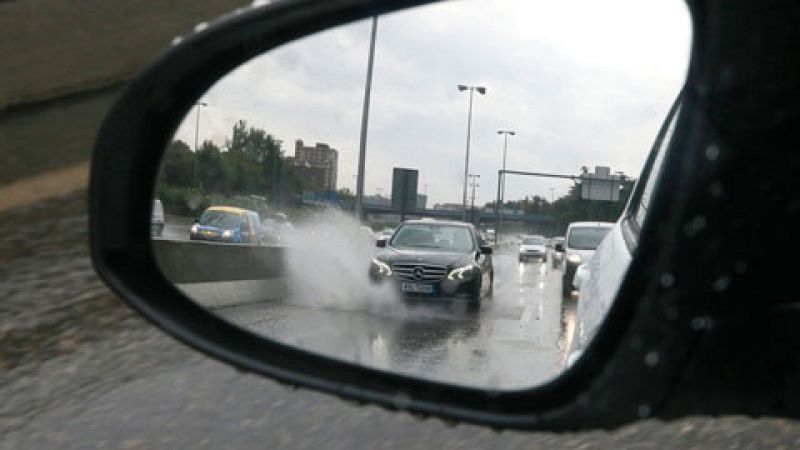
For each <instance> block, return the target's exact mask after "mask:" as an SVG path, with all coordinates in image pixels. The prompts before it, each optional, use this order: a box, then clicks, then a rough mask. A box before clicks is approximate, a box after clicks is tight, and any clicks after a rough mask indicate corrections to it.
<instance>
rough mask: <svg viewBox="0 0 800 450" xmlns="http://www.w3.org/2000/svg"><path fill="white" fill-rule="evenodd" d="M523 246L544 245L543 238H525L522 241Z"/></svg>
mask: <svg viewBox="0 0 800 450" xmlns="http://www.w3.org/2000/svg"><path fill="white" fill-rule="evenodd" d="M522 245H544V239H542V238H525V239H523V240H522Z"/></svg>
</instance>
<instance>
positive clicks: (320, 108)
mask: <svg viewBox="0 0 800 450" xmlns="http://www.w3.org/2000/svg"><path fill="white" fill-rule="evenodd" d="M369 33H370V23H369V21H362V22H359V23H354V24H350V25H347V26H344V27H340V28H337V29H334V30H329V31H325V32H322V33H318V34H316V35H313V36H310V37H307V38H304V39H301V40H299V41H296V42H293V43H289V44H287V45H285V46H283V47H281V48H278V49H276V50H274V51H272V52H269V53H267V54H265V55H262V56H260V57H258V58H255V59H253V60H252V61H250V62H248V63H246V64H244V65H243V66H242V67H240V68H239V69H237V70H236V71H234V72H232V73H231V74H229V75H228V76H227V77H226V78H224V79H222V80H221V81H220V82H219V83H218V84H217V85H216V86H214V87H213V88H212V89H211V90H210V91H209V92H208V93H207V94H206V96H205V97H204V100H205V101H207V102H208V103H209V107H208V108H204V109H203V110H202V111H201V127H200V137H201V140H203V139H213V140H215V141H217V142H219V143H221V142H222V140H223V139H224V137H225V136H227V135H228V133H229V132H230V128H231V127H232V124H233V122H234V121H235V120H236V119H239V118H241V119H244V120H247V121H248V123H250V124H251V125H253V126H258V127H262V128H265V129H266V130H267V131H269V132H270V133H272V134H274V135H275V136H276V137H277V138H279V139H282V140H283V141H284V142H285V143H287V144H288V145H285V148H286V149H287V150H288V151H289V153H290V154H291V152H292V150H291V149H292V148H293V141H294V140H295V139H303V140H304V141H306V142H307V143H309V142H310V143H313V142H317V141H319V142H326V143H328V144H330V145H331V146H333V147H335V148H337V149H338V150H339V151H340V159H339V180H340V185H342V186H349V187H351V188H352V187H353V186H354V185H355V179H354V177H353V175H354V174H355V173H356V164H357V154H358V146H359V136H360V126H361V112H362V106H363V93H364V92H363V90H364V80H365V76H366V60H367V53H368V39H369ZM689 44H690V25H689V18H688V13H687V11H686V9H685V5H684V4H683V3H682V2H680V1H678V0H676V1H674V2H672V1H665V0H662V1H653V2H641V1H640V0H612V1H607V2H596V1H589V0H581V1H570V0H567V1H562V2H552V1H538V0H536V1H534V0H492V1H479V0H468V1H459V2H445V3H441V4H435V5H432V6H427V7H421V8H416V9H412V10H407V11H403V12H400V13H396V14H392V15H388V16H384V17H381V18H380V19H379V27H378V41H377V45H376V58H375V71H374V76H373V91H372V102H371V109H370V128H369V136H368V157H367V177H366V189H367V192H374V191H375V190H376V189H377V188H382V189H383V191H384V192H389V190H390V187H391V186H390V185H391V179H390V178H391V169H392V167H395V166H398V167H411V168H419V169H420V184H421V185H422V184H427V185H428V192H429V194H430V196H431V200H432V202H459V201H460V200H461V195H462V192H461V189H462V186H463V175H464V153H465V141H466V122H467V107H468V96H467V94H466V93H461V92H459V91H458V90H457V89H456V85H457V84H459V83H463V84H484V85H485V86H486V87H487V88H488V93H487V95H486V96H478V95H476V97H475V99H474V104H473V108H474V111H473V112H474V114H473V128H472V141H471V158H470V162H471V164H470V172H473V173H479V174H481V180H480V184H481V186H480V188H478V192H477V194H478V195H477V197H478V203H484V202H486V201H489V200H492V199H493V198H494V197H495V195H496V174H497V169H498V168H499V166H500V164H501V158H502V137H500V136H498V135H497V133H496V131H497V130H498V129H509V128H510V129H513V130H515V131H517V132H518V134H517V135H516V136H513V137H510V138H509V151H508V161H509V168H515V169H520V170H532V171H548V172H558V173H570V174H577V173H578V172H579V168H580V167H581V166H583V165H587V166H590V167H591V166H594V165H608V166H611V167H612V169H613V170H622V171H624V172H625V173H627V174H628V175H631V176H638V172H639V170H640V168H641V165H642V163H643V161H644V159H645V157H646V154H647V151H648V150H649V148H650V145H651V143H652V140H653V138H654V137H655V133H656V131H657V129H658V127H659V126H660V124H661V121H662V120H663V117H664V116H665V114H666V111H667V109H668V108H669V106H670V104H671V103H672V101H673V100H674V98H675V96H676V95H677V93H678V91H679V89H680V86H681V85H682V83H683V79H684V77H685V72H686V67H687V64H688V50H689ZM194 129H195V128H194V116H193V115H190V116H188V117H187V119H186V121H185V122H184V124H183V125H182V126H181V127H180V128H179V130H178V132H177V135H178V137H181V138H183V139H186V140H187V141H188V142H193V139H194ZM568 186H569V182H554V181H552V180H544V179H530V178H529V179H511V178H509V184H508V187H507V189H506V192H507V197H509V198H520V197H523V196H525V195H542V196H546V197H549V196H550V188H555V189H556V195H559V194H563V193H565V192H566V189H567V188H568ZM420 189H422V187H420Z"/></svg>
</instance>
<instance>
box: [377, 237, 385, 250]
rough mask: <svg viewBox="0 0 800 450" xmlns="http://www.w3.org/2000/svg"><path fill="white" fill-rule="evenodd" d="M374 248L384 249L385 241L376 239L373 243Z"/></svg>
mask: <svg viewBox="0 0 800 450" xmlns="http://www.w3.org/2000/svg"><path fill="white" fill-rule="evenodd" d="M375 247H378V248H384V247H386V239H378V240H377V241H375Z"/></svg>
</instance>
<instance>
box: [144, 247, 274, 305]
mask: <svg viewBox="0 0 800 450" xmlns="http://www.w3.org/2000/svg"><path fill="white" fill-rule="evenodd" d="M284 252H285V249H284V248H283V247H257V246H252V245H238V244H217V243H214V242H203V241H172V240H166V239H154V240H153V253H154V254H155V257H156V261H157V263H158V265H159V268H160V269H161V272H162V273H163V274H164V276H166V277H167V279H168V280H170V281H172V282H173V283H175V285H176V286H177V287H178V289H180V290H181V291H182V292H183V293H184V294H185V295H186V296H187V297H189V298H190V299H192V300H193V301H195V302H197V303H198V304H200V305H202V306H205V307H208V308H221V307H226V306H234V305H243V304H249V303H259V302H265V301H271V300H278V299H281V298H285V297H286V295H287V290H288V289H287V282H286V278H285V270H284V266H285V265H284Z"/></svg>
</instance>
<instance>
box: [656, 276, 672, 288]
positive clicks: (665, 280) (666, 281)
mask: <svg viewBox="0 0 800 450" xmlns="http://www.w3.org/2000/svg"><path fill="white" fill-rule="evenodd" d="M659 281H660V282H661V287H664V288H671V287H672V285H673V284H675V276H674V275H672V274H671V273H669V272H667V273H664V274H662V275H661V278H659Z"/></svg>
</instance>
